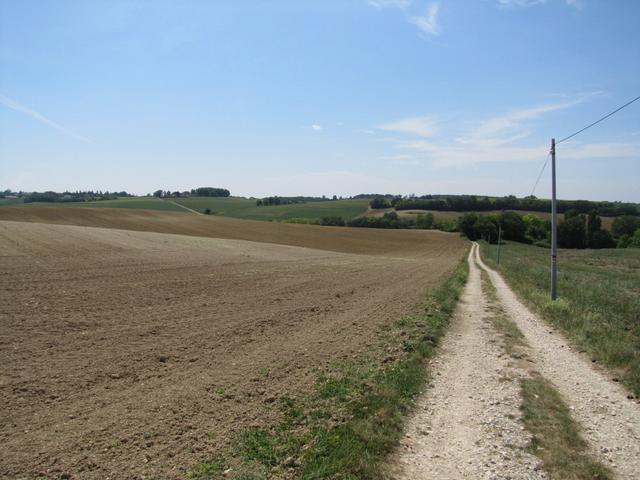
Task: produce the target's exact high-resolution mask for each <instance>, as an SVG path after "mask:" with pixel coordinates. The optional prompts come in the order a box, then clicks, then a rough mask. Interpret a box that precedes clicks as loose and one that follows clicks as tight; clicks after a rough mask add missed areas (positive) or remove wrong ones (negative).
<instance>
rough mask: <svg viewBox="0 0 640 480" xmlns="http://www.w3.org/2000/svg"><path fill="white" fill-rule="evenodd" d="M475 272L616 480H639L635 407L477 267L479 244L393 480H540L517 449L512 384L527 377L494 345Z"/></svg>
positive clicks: (639, 424) (523, 441)
mask: <svg viewBox="0 0 640 480" xmlns="http://www.w3.org/2000/svg"><path fill="white" fill-rule="evenodd" d="M480 268H482V269H484V270H485V271H486V272H487V273H488V274H489V278H490V280H491V282H492V283H493V284H494V286H495V288H496V290H497V295H498V301H499V302H500V303H501V304H502V305H503V307H504V309H505V311H506V313H507V315H508V316H509V317H510V319H511V320H513V321H514V322H515V323H516V324H517V326H518V327H519V328H520V330H521V331H522V332H523V334H524V335H525V337H526V342H527V343H528V344H529V345H530V347H531V348H530V350H529V352H530V356H531V359H532V360H533V364H532V368H534V369H536V370H538V371H539V372H540V373H541V374H542V375H543V376H544V377H546V378H547V379H548V380H550V381H551V382H552V383H553V384H554V385H555V386H556V388H557V389H558V390H559V392H560V393H561V394H562V395H563V397H564V398H565V399H566V401H567V403H568V404H569V405H570V408H571V409H572V411H573V414H574V417H575V419H576V420H577V421H578V422H579V423H580V425H581V427H582V429H583V436H584V438H585V440H587V442H589V444H590V446H591V447H592V450H593V452H594V455H595V456H597V458H598V459H599V460H600V461H601V462H603V463H604V464H606V465H608V466H609V467H610V468H611V469H612V470H613V471H614V472H615V474H616V476H617V478H620V479H625V480H627V479H628V480H631V479H638V478H640V406H639V405H638V404H636V403H635V402H634V401H633V400H632V399H628V398H627V395H628V392H626V391H625V390H624V388H623V387H622V386H620V385H619V384H617V383H614V382H612V381H610V380H609V379H607V378H606V376H605V374H603V373H602V372H601V371H599V370H597V369H596V368H594V366H593V365H592V364H591V362H589V361H588V360H587V359H585V358H583V357H582V356H580V355H579V354H578V353H575V352H574V351H573V350H572V349H571V348H570V347H569V346H568V345H567V341H566V340H565V339H564V338H563V337H562V336H561V335H560V334H559V333H558V332H555V331H553V330H551V329H550V327H549V326H547V325H546V324H545V323H544V322H543V321H542V320H540V319H539V318H538V317H536V316H535V315H533V314H532V313H531V312H530V311H529V310H528V309H527V308H526V307H525V306H524V305H523V304H522V303H521V302H520V301H519V300H518V299H517V298H516V296H515V295H514V293H513V292H512V291H511V289H510V288H509V287H508V286H507V284H506V283H505V282H504V280H503V279H502V277H501V276H500V275H499V274H498V273H496V272H495V271H493V270H491V269H489V268H488V267H487V266H486V265H485V264H484V263H483V262H482V259H481V258H480V254H479V248H478V245H477V244H474V245H473V247H472V250H471V252H470V254H469V280H468V284H467V286H466V287H465V291H464V293H463V296H462V298H461V301H460V304H459V306H458V311H457V313H456V316H455V319H454V321H453V323H452V325H451V329H450V331H449V333H448V334H447V336H446V337H445V339H444V341H443V344H442V352H441V354H440V355H439V356H438V357H437V358H436V359H435V360H434V361H433V362H432V371H433V380H432V382H431V384H430V385H429V389H428V392H427V393H426V394H425V395H423V396H422V397H421V398H420V399H419V400H418V402H417V405H416V414H415V415H414V417H413V418H411V419H410V420H409V422H408V425H407V428H406V435H405V438H404V439H403V441H402V442H401V448H400V449H399V451H398V452H397V453H396V455H395V457H394V458H392V459H391V462H390V463H391V466H390V468H389V473H390V476H391V477H392V478H395V479H402V480H404V479H451V480H453V479H461V478H474V479H480V478H505V479H506V478H512V479H538V478H547V477H546V475H545V473H544V472H543V471H541V470H540V464H539V461H538V460H537V459H536V458H535V457H533V456H531V455H529V454H527V453H526V452H525V451H524V450H523V449H522V447H524V446H526V445H527V443H528V442H529V440H530V437H529V434H528V433H527V432H526V431H525V430H524V428H523V427H522V425H521V423H520V420H519V418H520V411H519V407H520V403H521V399H520V392H519V390H520V387H519V383H520V382H519V377H521V376H522V375H526V372H523V371H520V370H518V367H517V366H516V365H515V364H510V362H509V360H508V357H507V355H505V354H504V352H503V351H502V348H501V346H500V345H499V343H498V338H499V336H498V333H497V332H496V331H495V329H494V327H493V325H492V324H491V319H490V318H491V316H490V312H489V311H488V310H487V305H488V302H487V300H486V298H485V296H484V294H483V292H482V282H481V276H480Z"/></svg>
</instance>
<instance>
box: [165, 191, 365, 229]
mask: <svg viewBox="0 0 640 480" xmlns="http://www.w3.org/2000/svg"><path fill="white" fill-rule="evenodd" d="M173 200H174V201H175V202H177V203H179V204H181V205H184V206H186V207H189V208H192V209H194V210H198V211H200V212H204V210H205V209H206V208H208V209H210V210H211V211H212V212H215V213H216V214H217V215H224V216H227V217H235V218H245V219H249V220H272V221H290V222H292V223H293V222H295V223H312V222H313V221H317V220H319V219H320V218H322V217H335V216H338V217H342V218H343V219H344V220H345V221H346V220H351V219H352V218H355V217H357V216H359V215H362V214H363V213H365V212H366V211H367V208H368V206H369V200H367V199H351V200H327V201H323V202H307V203H292V204H289V205H271V206H264V207H258V206H256V201H255V199H250V198H236V197H228V198H222V197H189V198H174V199H173Z"/></svg>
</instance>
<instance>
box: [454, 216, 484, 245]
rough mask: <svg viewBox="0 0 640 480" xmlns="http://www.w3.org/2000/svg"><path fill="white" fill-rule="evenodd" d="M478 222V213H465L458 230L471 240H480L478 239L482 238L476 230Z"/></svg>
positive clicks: (459, 220) (459, 221) (459, 222)
mask: <svg viewBox="0 0 640 480" xmlns="http://www.w3.org/2000/svg"><path fill="white" fill-rule="evenodd" d="M477 221H478V214H477V213H473V212H471V213H465V214H464V215H463V216H462V217H460V218H459V219H458V229H459V230H460V232H461V233H462V234H463V235H464V236H465V237H467V238H468V239H469V240H478V238H480V237H479V235H478V232H477V230H476V228H475V225H476V222H477Z"/></svg>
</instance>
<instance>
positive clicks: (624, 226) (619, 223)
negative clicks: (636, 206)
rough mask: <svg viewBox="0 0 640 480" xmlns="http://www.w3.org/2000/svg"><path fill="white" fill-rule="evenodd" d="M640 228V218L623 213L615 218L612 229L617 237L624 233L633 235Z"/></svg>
mask: <svg viewBox="0 0 640 480" xmlns="http://www.w3.org/2000/svg"><path fill="white" fill-rule="evenodd" d="M638 228H640V218H639V217H633V216H631V215H622V216H621V217H616V218H614V219H613V224H612V225H611V230H612V233H613V236H614V237H615V238H620V237H622V236H623V235H629V236H633V234H634V232H635V231H636V230H637V229H638Z"/></svg>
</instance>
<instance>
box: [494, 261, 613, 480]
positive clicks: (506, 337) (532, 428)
mask: <svg viewBox="0 0 640 480" xmlns="http://www.w3.org/2000/svg"><path fill="white" fill-rule="evenodd" d="M482 288H483V290H484V292H485V293H486V295H487V296H488V298H489V300H490V306H489V308H490V309H491V311H492V313H493V315H492V318H491V320H492V322H493V325H494V326H495V328H496V330H497V331H498V333H499V334H500V335H501V337H502V340H503V346H504V349H505V351H506V352H507V353H508V354H509V355H510V356H511V357H512V358H514V359H516V360H520V359H523V358H526V357H527V354H526V349H527V348H528V344H527V342H526V339H525V336H524V334H523V333H522V331H521V330H520V329H519V328H518V326H517V325H516V324H515V322H514V321H513V320H511V319H510V318H509V317H508V316H507V315H506V313H505V311H504V310H503V309H502V307H500V305H499V303H498V300H497V295H496V290H495V287H494V286H493V284H492V283H491V281H490V280H489V277H488V275H487V274H486V272H484V271H483V272H482ZM521 368H525V366H524V365H521ZM520 392H521V396H522V405H521V407H520V408H521V411H522V422H523V424H524V427H525V428H526V429H527V430H528V431H529V433H531V435H532V439H531V444H530V445H529V451H530V452H531V453H532V454H533V455H535V456H537V457H538V458H539V459H540V460H542V464H543V468H544V470H545V472H546V473H547V474H548V475H549V477H550V478H551V479H552V480H610V479H612V478H613V477H612V473H611V471H610V470H609V469H607V468H606V467H605V466H603V465H602V464H601V463H600V462H598V461H596V460H593V458H592V455H590V452H589V449H588V445H587V442H586V441H585V440H584V439H583V438H582V435H581V434H580V428H579V426H578V424H577V423H576V422H575V421H574V420H573V418H572V417H571V411H570V410H569V408H568V406H567V404H566V403H565V402H564V400H563V398H562V396H561V395H560V393H559V392H558V391H557V390H556V389H555V387H554V386H553V384H551V382H549V381H548V380H546V379H545V378H544V377H542V376H541V375H540V374H539V373H537V372H535V371H529V372H528V376H527V377H525V378H521V379H520Z"/></svg>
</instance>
